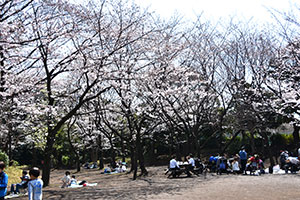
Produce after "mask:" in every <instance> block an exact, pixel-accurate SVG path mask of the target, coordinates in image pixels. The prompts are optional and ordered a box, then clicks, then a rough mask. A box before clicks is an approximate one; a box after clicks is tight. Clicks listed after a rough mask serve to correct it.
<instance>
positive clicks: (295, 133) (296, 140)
mask: <svg viewBox="0 0 300 200" xmlns="http://www.w3.org/2000/svg"><path fill="white" fill-rule="evenodd" d="M293 126H294V131H293V137H294V145H295V147H297V148H299V147H300V144H299V142H300V138H299V130H300V126H297V124H294V125H293Z"/></svg>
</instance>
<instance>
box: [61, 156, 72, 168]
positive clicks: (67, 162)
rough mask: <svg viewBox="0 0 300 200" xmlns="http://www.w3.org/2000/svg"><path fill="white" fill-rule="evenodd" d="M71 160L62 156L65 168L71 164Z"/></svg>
mask: <svg viewBox="0 0 300 200" xmlns="http://www.w3.org/2000/svg"><path fill="white" fill-rule="evenodd" d="M69 160H70V157H69V156H62V158H61V161H62V164H63V165H65V166H67V165H68V164H69Z"/></svg>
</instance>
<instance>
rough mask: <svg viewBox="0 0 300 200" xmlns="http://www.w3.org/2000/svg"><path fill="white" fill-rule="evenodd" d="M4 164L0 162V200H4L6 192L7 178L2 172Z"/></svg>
mask: <svg viewBox="0 0 300 200" xmlns="http://www.w3.org/2000/svg"><path fill="white" fill-rule="evenodd" d="M4 169H5V163H4V162H2V161H0V200H4V197H5V195H6V192H7V183H8V176H7V174H6V173H5V172H4Z"/></svg>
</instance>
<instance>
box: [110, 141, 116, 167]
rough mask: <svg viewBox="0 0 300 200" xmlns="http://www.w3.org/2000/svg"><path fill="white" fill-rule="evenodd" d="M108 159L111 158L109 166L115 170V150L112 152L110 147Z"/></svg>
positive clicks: (112, 149) (112, 148)
mask: <svg viewBox="0 0 300 200" xmlns="http://www.w3.org/2000/svg"><path fill="white" fill-rule="evenodd" d="M110 158H111V162H110V165H111V166H112V167H113V168H116V155H115V150H114V147H113V146H111V148H110Z"/></svg>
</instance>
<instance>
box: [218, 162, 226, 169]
mask: <svg viewBox="0 0 300 200" xmlns="http://www.w3.org/2000/svg"><path fill="white" fill-rule="evenodd" d="M219 169H226V165H225V163H224V160H220V165H219Z"/></svg>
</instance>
